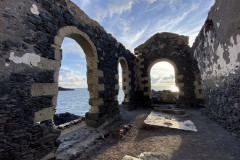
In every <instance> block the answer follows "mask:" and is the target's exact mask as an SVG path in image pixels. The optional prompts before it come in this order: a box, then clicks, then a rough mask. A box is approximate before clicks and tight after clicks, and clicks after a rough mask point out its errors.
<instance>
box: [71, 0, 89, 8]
mask: <svg viewBox="0 0 240 160" xmlns="http://www.w3.org/2000/svg"><path fill="white" fill-rule="evenodd" d="M72 1H73V2H74V3H75V4H77V5H78V6H79V7H80V8H81V9H83V10H84V9H85V7H87V6H88V5H90V3H91V2H90V0H80V1H79V0H72Z"/></svg>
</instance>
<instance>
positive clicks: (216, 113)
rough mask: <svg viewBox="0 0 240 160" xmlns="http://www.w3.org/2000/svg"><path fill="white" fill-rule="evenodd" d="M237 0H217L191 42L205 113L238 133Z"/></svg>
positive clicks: (239, 36)
mask: <svg viewBox="0 0 240 160" xmlns="http://www.w3.org/2000/svg"><path fill="white" fill-rule="evenodd" d="M239 8H240V1H238V0H233V1H229V2H225V3H224V2H223V1H220V0H217V1H216V2H215V4H214V6H213V7H212V8H211V11H210V12H209V14H208V17H207V20H206V22H205V24H204V26H203V28H202V29H201V31H200V33H199V35H198V37H197V38H196V41H195V43H194V45H193V49H192V50H193V54H194V57H195V59H196V60H197V61H198V66H199V70H200V73H201V77H202V81H203V87H204V95H205V98H204V101H205V110H206V114H207V115H208V116H209V117H210V118H212V119H213V120H215V121H217V122H218V123H219V124H221V125H222V126H224V127H225V128H226V129H228V130H230V131H233V132H235V133H236V134H238V135H239V134H240V12H239Z"/></svg>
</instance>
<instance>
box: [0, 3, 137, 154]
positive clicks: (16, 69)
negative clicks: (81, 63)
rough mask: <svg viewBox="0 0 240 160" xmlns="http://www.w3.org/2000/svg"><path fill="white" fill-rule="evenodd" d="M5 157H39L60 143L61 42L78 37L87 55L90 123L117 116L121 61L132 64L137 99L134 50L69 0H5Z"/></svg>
mask: <svg viewBox="0 0 240 160" xmlns="http://www.w3.org/2000/svg"><path fill="white" fill-rule="evenodd" d="M0 6H1V7H0V21H1V23H0V30H1V33H0V34H1V35H0V106H1V107H0V159H39V158H41V157H43V156H44V155H46V154H47V153H49V152H54V151H55V150H56V148H57V146H58V143H57V142H56V139H57V138H58V136H59V135H60V131H59V130H56V129H55V127H54V124H53V123H52V118H53V115H54V112H55V107H56V102H57V94H58V72H59V69H60V66H61V58H62V50H61V43H62V41H63V39H64V37H70V38H72V39H74V40H76V41H77V42H78V43H79V45H80V46H81V47H82V48H83V50H84V52H85V54H86V60H87V82H88V89H89V93H90V100H89V104H90V105H91V109H90V111H89V112H88V113H87V114H86V123H87V124H88V125H91V126H98V125H100V124H102V123H103V122H104V121H105V120H106V119H107V118H110V117H112V118H114V117H118V114H119V111H118V108H117V107H116V106H117V105H118V102H117V99H116V95H117V94H118V87H116V86H117V85H118V76H116V75H117V74H118V68H117V67H118V62H119V58H120V57H123V58H124V59H125V60H126V63H127V66H128V74H127V75H125V76H126V77H127V78H128V84H127V83H126V84H125V85H126V86H128V102H129V103H132V104H134V103H135V71H134V68H135V67H134V62H135V56H134V55H133V54H131V53H130V51H128V50H126V49H125V47H124V46H123V45H122V44H120V43H118V42H117V41H116V39H114V38H113V37H112V36H111V35H110V34H108V33H106V32H105V31H104V29H103V28H102V27H101V26H100V25H99V24H98V23H97V22H95V21H94V20H92V19H90V18H89V17H88V16H87V15H86V14H85V13H84V12H83V11H82V10H80V9H79V8H78V7H77V6H76V5H75V4H73V3H71V2H70V1H68V0H66V1H65V0H22V1H15V0H2V1H0Z"/></svg>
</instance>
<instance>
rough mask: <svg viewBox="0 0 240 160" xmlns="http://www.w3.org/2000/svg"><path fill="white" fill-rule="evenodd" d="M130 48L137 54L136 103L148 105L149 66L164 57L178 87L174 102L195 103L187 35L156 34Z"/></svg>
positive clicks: (184, 105) (191, 58)
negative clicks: (176, 97)
mask: <svg viewBox="0 0 240 160" xmlns="http://www.w3.org/2000/svg"><path fill="white" fill-rule="evenodd" d="M134 51H135V54H136V55H137V60H136V66H137V73H136V74H137V103H139V104H140V105H144V106H151V84H150V83H151V81H150V69H151V67H152V66H153V65H154V64H155V63H156V62H159V61H161V60H165V61H167V62H170V63H171V64H172V65H173V66H174V68H175V81H176V85H177V86H178V88H179V90H180V92H179V93H178V97H179V98H178V100H177V105H178V106H181V107H190V106H195V103H196V100H195V99H196V94H195V93H194V79H195V77H194V71H193V66H192V64H193V57H192V56H191V48H190V47H189V46H188V37H185V36H180V35H177V34H174V33H157V34H155V35H153V36H152V37H151V38H150V39H149V40H147V41H146V42H145V43H143V44H141V45H140V46H138V47H137V48H135V50H134Z"/></svg>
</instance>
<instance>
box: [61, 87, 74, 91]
mask: <svg viewBox="0 0 240 160" xmlns="http://www.w3.org/2000/svg"><path fill="white" fill-rule="evenodd" d="M58 90H59V91H72V90H74V89H72V88H63V87H61V86H59V87H58Z"/></svg>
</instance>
